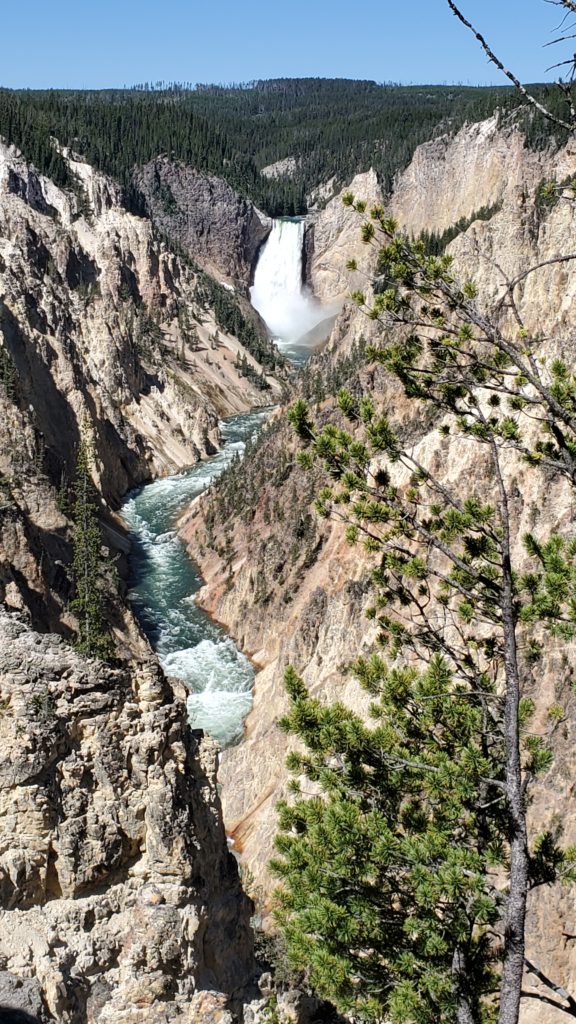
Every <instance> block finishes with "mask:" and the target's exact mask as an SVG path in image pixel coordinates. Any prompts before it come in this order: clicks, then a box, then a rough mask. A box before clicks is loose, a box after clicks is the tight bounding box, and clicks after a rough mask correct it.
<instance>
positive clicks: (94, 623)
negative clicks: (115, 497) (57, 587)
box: [71, 439, 112, 660]
mask: <svg viewBox="0 0 576 1024" xmlns="http://www.w3.org/2000/svg"><path fill="white" fill-rule="evenodd" d="M90 462H91V448H90V444H89V442H88V441H87V440H85V439H82V441H81V442H80V446H79V448H78V454H77V457H76V472H75V478H74V499H73V502H72V509H71V517H72V523H73V531H72V549H73V560H72V579H73V583H74V596H73V599H72V603H71V607H72V610H73V612H74V614H75V615H76V617H77V620H78V639H77V642H76V648H77V650H78V651H80V652H81V653H82V654H87V655H89V656H90V657H98V658H102V659H103V660H108V659H109V658H110V656H111V653H112V644H111V640H110V636H109V635H108V632H107V630H106V627H105V616H104V601H105V592H106V589H107V587H108V586H109V580H108V579H107V574H106V572H105V569H106V560H105V558H104V555H103V550H102V532H101V530H100V525H99V522H98V497H97V491H96V488H95V487H94V484H93V483H92V476H91V472H90Z"/></svg>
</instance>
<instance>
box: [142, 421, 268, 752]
mask: <svg viewBox="0 0 576 1024" xmlns="http://www.w3.org/2000/svg"><path fill="white" fill-rule="evenodd" d="M269 412H270V410H269V409H261V410H256V411H254V412H250V413H244V414H242V415H239V416H232V417H230V418H229V419H227V420H223V421H222V422H221V424H220V429H221V432H222V436H223V439H224V442H225V443H224V446H223V448H222V449H221V451H219V452H218V454H217V455H214V456H213V457H212V458H210V459H207V460H206V461H205V462H199V463H197V464H196V465H195V466H192V467H191V468H190V469H188V470H185V471H184V472H182V473H178V474H176V475H175V476H169V477H163V478H161V479H160V480H156V481H154V482H153V483H151V484H146V485H145V486H144V487H141V488H139V489H138V490H136V491H132V492H131V493H130V494H129V495H128V497H127V499H126V501H125V503H124V505H123V507H122V516H123V518H124V520H125V522H126V524H127V526H128V527H129V529H130V538H131V541H132V550H131V553H130V580H129V586H130V591H129V595H128V596H129V600H130V604H131V606H132V610H133V611H134V613H135V615H136V618H137V619H138V622H139V623H140V626H141V628H142V630H143V631H144V633H145V634H146V636H147V637H148V639H149V641H150V643H151V644H152V647H153V648H154V650H155V651H156V654H157V655H158V657H159V659H160V664H161V665H162V667H163V669H164V671H165V672H166V674H167V675H172V676H177V677H178V679H181V680H182V682H183V683H184V684H185V685H186V686H187V687H188V689H189V691H190V696H189V697H188V702H187V703H188V716H189V721H190V725H191V726H192V728H194V729H204V731H205V732H207V733H209V734H210V736H213V737H214V739H216V740H218V742H219V743H220V744H221V745H222V746H229V745H230V744H231V743H235V742H236V741H237V740H239V739H240V738H241V736H242V727H243V722H244V718H245V717H246V715H247V714H248V711H249V710H250V707H251V705H252V687H253V685H254V670H253V668H252V665H251V663H250V661H249V660H248V658H247V657H246V656H245V655H244V654H242V653H241V652H240V651H239V650H238V649H237V648H236V646H235V644H234V642H233V640H232V639H231V638H230V637H229V636H228V635H227V633H226V632H225V630H224V629H222V628H221V627H220V626H218V625H217V624H216V623H214V622H213V621H212V620H211V619H210V618H209V616H208V615H207V614H206V613H205V612H204V611H202V609H201V608H199V607H198V605H197V604H196V603H195V595H196V594H197V592H198V591H199V590H200V588H201V587H202V585H203V580H202V577H201V576H200V573H199V571H198V569H197V567H196V566H195V564H194V562H193V561H192V560H191V558H190V556H189V554H188V552H187V551H186V548H185V547H184V544H183V543H182V541H181V540H180V538H179V537H178V535H177V533H176V529H175V524H176V520H177V518H178V515H179V513H180V512H182V511H183V510H184V509H185V508H186V506H187V505H188V504H190V502H191V501H192V500H193V499H194V498H196V497H197V496H198V495H199V494H201V493H202V492H203V491H205V490H206V488H207V487H208V486H209V485H210V484H211V483H212V481H213V480H215V479H216V478H217V477H219V476H220V474H221V473H223V471H224V470H225V469H226V467H227V466H229V465H230V463H231V462H232V460H233V459H234V458H236V457H238V456H240V457H242V455H243V453H244V449H245V447H246V442H247V441H248V440H250V438H252V437H253V436H254V435H255V434H256V433H257V432H258V430H259V428H260V427H261V426H262V424H263V423H264V421H265V420H266V418H267V417H268V415H269Z"/></svg>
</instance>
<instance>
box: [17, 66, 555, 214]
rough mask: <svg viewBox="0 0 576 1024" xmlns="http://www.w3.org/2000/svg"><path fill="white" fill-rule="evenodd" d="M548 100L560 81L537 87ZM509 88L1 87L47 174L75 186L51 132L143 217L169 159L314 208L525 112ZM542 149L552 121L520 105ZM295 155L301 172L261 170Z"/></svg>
mask: <svg viewBox="0 0 576 1024" xmlns="http://www.w3.org/2000/svg"><path fill="white" fill-rule="evenodd" d="M533 92H534V93H535V94H537V95H538V96H539V97H540V98H544V97H545V98H546V101H547V103H548V105H549V106H550V105H554V104H555V103H559V102H560V100H559V99H558V98H557V96H556V92H555V91H554V88H553V87H552V86H544V85H542V86H534V87H533ZM520 103H521V97H519V96H518V94H517V92H516V90H514V89H513V88H508V87H505V86H503V87H498V88H496V87H464V86H422V85H417V86H398V85H378V84H377V83H376V82H370V81H352V80H347V79H321V78H305V79H277V80H272V81H262V82H252V83H249V84H248V85H242V86H213V85H199V86H196V87H189V86H183V85H166V84H164V83H158V84H157V85H156V86H151V85H143V86H138V87H135V88H132V89H111V90H102V91H97V92H88V91H68V90H46V91H32V90H19V91H13V90H8V89H0V134H1V135H2V136H4V138H6V139H7V141H8V142H11V143H14V144H15V145H17V146H18V147H19V148H20V149H21V150H22V152H23V153H24V155H25V156H26V157H27V158H28V159H30V160H31V161H32V162H33V163H34V164H35V166H36V167H37V168H38V170H40V171H41V172H43V173H45V174H48V175H50V176H51V177H52V178H53V179H54V180H55V181H56V182H57V184H59V185H63V186H66V187H74V181H73V179H72V176H71V174H70V171H69V169H68V167H67V164H66V162H65V161H64V160H63V159H62V157H61V156H60V155H59V154H58V152H57V151H56V150H55V149H54V147H53V146H52V144H51V141H50V139H51V136H54V137H56V138H57V139H58V140H59V141H60V142H61V143H62V144H63V145H66V146H71V147H72V148H73V149H74V150H75V151H76V152H78V153H79V154H81V155H82V156H84V157H85V158H86V159H87V160H88V161H89V162H90V163H92V164H94V165H95V166H96V167H97V168H99V169H100V170H102V171H104V172H106V173H108V174H110V175H111V176H112V177H114V178H116V179H117V180H118V181H119V182H120V183H121V185H122V186H123V189H124V194H125V201H126V203H127V205H128V206H129V207H130V208H131V209H133V210H134V211H135V212H141V209H142V199H141V197H140V196H139V194H138V192H137V190H136V189H135V186H134V182H133V170H134V167H135V166H137V165H140V164H144V163H146V162H147V161H149V160H151V159H153V158H154V157H156V156H158V155H159V154H166V155H168V156H169V157H170V158H173V159H176V160H182V161H184V162H185V163H187V164H190V165H193V166H194V167H196V168H197V169H198V170H199V171H202V172H206V173H209V174H214V175H217V176H219V177H222V178H224V179H226V180H227V181H228V182H230V184H231V185H232V186H233V187H234V188H236V189H237V190H238V191H239V192H240V193H242V194H243V195H247V196H249V197H250V198H251V199H253V200H254V201H255V202H256V203H257V205H259V206H260V207H261V208H262V209H263V210H265V211H266V212H267V213H269V214H271V215H272V216H278V215H282V214H288V215H292V214H300V213H304V212H305V210H306V206H307V198H306V197H307V196H308V195H309V194H310V192H311V191H312V190H313V189H314V188H316V187H317V186H318V185H320V184H321V183H323V182H326V181H328V180H330V179H332V178H333V177H335V179H336V184H337V185H343V184H346V183H348V182H349V181H350V180H351V178H352V177H353V176H354V174H356V173H357V172H358V171H364V170H367V169H368V168H369V167H371V166H373V167H374V168H375V169H376V171H377V173H378V175H379V177H380V179H381V181H382V183H383V186H384V188H385V189H387V190H388V189H390V187H391V184H392V181H393V178H394V175H395V174H396V173H397V172H398V171H399V170H402V169H403V168H404V167H406V165H407V164H408V163H409V161H410V159H411V157H412V154H413V152H414V150H415V148H416V146H418V145H420V144H421V143H422V142H426V141H428V140H429V139H431V138H434V137H435V136H437V135H439V134H441V133H444V132H455V131H457V130H458V129H459V128H460V127H461V126H462V125H463V124H464V123H465V122H474V121H480V120H482V119H484V118H486V117H489V116H490V115H491V114H492V113H493V112H494V111H495V110H496V109H497V108H499V109H500V110H501V111H502V112H503V114H504V116H507V115H510V114H511V113H512V112H513V111H515V110H518V108H519V107H520ZM518 116H519V117H520V118H522V119H523V124H524V127H525V130H526V132H527V137H528V141H529V143H530V144H531V145H533V146H542V145H546V144H547V143H548V142H550V138H551V133H552V132H553V131H554V127H553V126H549V124H548V122H546V121H544V119H542V118H539V117H538V116H533V115H530V116H529V115H528V114H525V113H522V112H519V114H518ZM287 157H294V158H296V167H295V169H294V171H293V172H292V173H291V174H290V176H285V177H277V178H267V177H266V176H264V175H262V174H261V170H262V168H264V167H266V166H268V165H270V164H273V163H276V162H277V161H279V160H283V159H285V158H287Z"/></svg>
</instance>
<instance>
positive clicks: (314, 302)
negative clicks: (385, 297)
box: [250, 220, 337, 363]
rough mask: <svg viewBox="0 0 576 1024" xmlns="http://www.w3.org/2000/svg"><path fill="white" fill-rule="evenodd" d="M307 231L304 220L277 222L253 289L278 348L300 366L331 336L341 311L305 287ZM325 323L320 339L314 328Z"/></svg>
mask: <svg viewBox="0 0 576 1024" xmlns="http://www.w3.org/2000/svg"><path fill="white" fill-rule="evenodd" d="M304 231H305V225H304V221H302V220H275V221H274V225H273V228H272V231H271V233H270V235H269V236H268V239H267V241H266V242H265V244H264V248H263V249H262V252H261V254H260V258H259V260H258V264H257V266H256V273H255V275H254V284H253V286H252V288H251V290H250V294H251V298H252V305H253V306H254V308H255V309H257V310H258V312H259V313H260V316H261V317H262V319H263V320H265V322H266V324H267V326H268V329H269V330H270V333H271V334H272V337H273V338H274V340H275V342H276V344H277V345H278V348H279V349H280V350H281V351H282V352H284V353H285V354H286V355H287V356H288V358H289V359H291V360H292V361H293V362H296V363H301V362H303V361H304V360H305V359H306V357H307V356H309V355H310V354H311V350H312V349H313V348H315V347H316V346H317V345H318V344H319V342H321V341H323V340H325V339H326V338H327V337H328V335H329V333H330V329H331V321H332V318H333V317H334V315H335V313H336V312H337V308H336V307H335V306H326V305H323V304H322V303H321V302H319V301H318V299H316V298H315V297H314V295H312V293H311V292H310V290H309V289H308V288H306V286H305V285H304V284H303V281H302V252H303V247H304ZM323 322H326V328H325V333H324V337H317V336H316V334H317V332H315V331H314V328H317V327H318V326H319V325H320V324H322V323H323ZM321 333H322V332H320V334H321Z"/></svg>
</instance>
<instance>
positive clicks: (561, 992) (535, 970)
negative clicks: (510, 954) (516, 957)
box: [524, 957, 576, 1017]
mask: <svg viewBox="0 0 576 1024" xmlns="http://www.w3.org/2000/svg"><path fill="white" fill-rule="evenodd" d="M524 964H525V967H526V970H527V971H528V973H529V974H534V975H535V976H536V977H537V978H538V981H541V982H542V984H543V985H545V986H546V988H549V989H550V990H551V991H552V992H553V993H554V995H555V996H558V998H559V999H563V1000H564V1002H566V1003H567V1004H568V1005H567V1006H561V1005H559V1004H556V1005H557V1006H558V1009H559V1010H563V1011H564V1013H568V1014H569V1015H570V1016H571V1017H576V999H574V997H573V996H571V995H570V993H569V992H567V991H566V989H565V988H563V987H562V985H557V984H556V982H554V981H552V979H551V978H549V977H548V975H546V974H544V971H542V970H541V969H540V968H539V967H537V966H536V964H533V963H532V962H531V961H530V960H528V958H527V957H524Z"/></svg>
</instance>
